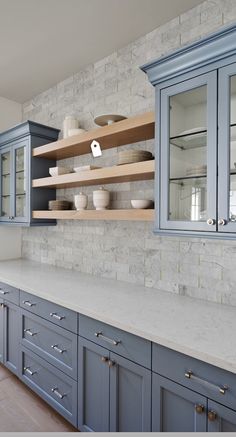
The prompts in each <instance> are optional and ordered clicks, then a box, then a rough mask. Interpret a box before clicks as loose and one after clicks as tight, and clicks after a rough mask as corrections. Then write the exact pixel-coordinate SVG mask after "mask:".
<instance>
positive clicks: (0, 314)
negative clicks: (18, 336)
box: [0, 299, 4, 363]
mask: <svg viewBox="0 0 236 437" xmlns="http://www.w3.org/2000/svg"><path fill="white" fill-rule="evenodd" d="M3 339H4V320H3V299H0V363H3V345H4V343H3Z"/></svg>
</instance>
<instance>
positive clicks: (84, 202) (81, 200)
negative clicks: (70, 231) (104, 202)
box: [74, 193, 88, 211]
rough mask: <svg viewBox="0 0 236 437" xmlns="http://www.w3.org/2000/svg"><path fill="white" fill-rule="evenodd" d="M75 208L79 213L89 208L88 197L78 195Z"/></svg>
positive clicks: (75, 199)
mask: <svg viewBox="0 0 236 437" xmlns="http://www.w3.org/2000/svg"><path fill="white" fill-rule="evenodd" d="M74 202H75V208H76V209H77V211H82V210H84V209H86V208H87V206H88V196H87V195H86V194H83V193H79V194H76V195H75V196H74Z"/></svg>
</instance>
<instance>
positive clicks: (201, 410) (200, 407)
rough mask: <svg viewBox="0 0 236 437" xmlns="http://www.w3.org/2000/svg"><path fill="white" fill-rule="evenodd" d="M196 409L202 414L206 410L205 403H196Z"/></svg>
mask: <svg viewBox="0 0 236 437" xmlns="http://www.w3.org/2000/svg"><path fill="white" fill-rule="evenodd" d="M195 411H196V413H198V414H202V413H203V412H204V405H201V404H196V405H195Z"/></svg>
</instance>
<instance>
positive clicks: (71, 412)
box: [20, 347, 77, 426]
mask: <svg viewBox="0 0 236 437" xmlns="http://www.w3.org/2000/svg"><path fill="white" fill-rule="evenodd" d="M20 370H21V372H20V373H21V375H20V376H21V379H22V381H23V382H24V383H25V384H26V385H28V386H29V387H30V388H31V389H32V390H33V391H34V392H35V393H37V394H38V395H39V396H40V397H41V398H42V399H44V400H45V401H46V402H47V403H48V404H50V405H51V406H52V407H53V408H54V409H55V410H56V411H58V413H60V414H61V415H62V416H63V417H64V418H65V419H67V420H68V422H70V423H72V425H74V426H77V381H74V380H73V379H72V378H70V377H69V376H67V375H65V374H64V373H62V372H61V371H60V370H58V369H56V368H55V367H54V366H52V365H51V364H49V363H47V362H46V361H45V360H43V359H42V358H40V357H39V356H37V355H35V354H34V353H33V352H31V351H28V350H27V349H26V348H24V347H22V350H21V363H20Z"/></svg>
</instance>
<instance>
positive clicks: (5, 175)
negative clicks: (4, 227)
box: [0, 149, 12, 221]
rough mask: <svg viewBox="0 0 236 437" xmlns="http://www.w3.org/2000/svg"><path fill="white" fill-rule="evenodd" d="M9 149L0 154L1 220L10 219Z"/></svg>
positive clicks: (10, 170) (10, 179)
mask: <svg viewBox="0 0 236 437" xmlns="http://www.w3.org/2000/svg"><path fill="white" fill-rule="evenodd" d="M11 162H12V161H11V151H10V149H5V150H3V151H2V152H1V154H0V163H1V164H0V175H1V182H0V187H1V190H0V193H1V206H0V218H1V220H4V221H8V220H10V219H11V216H12V210H11V183H12V178H11V175H12V166H11Z"/></svg>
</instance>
